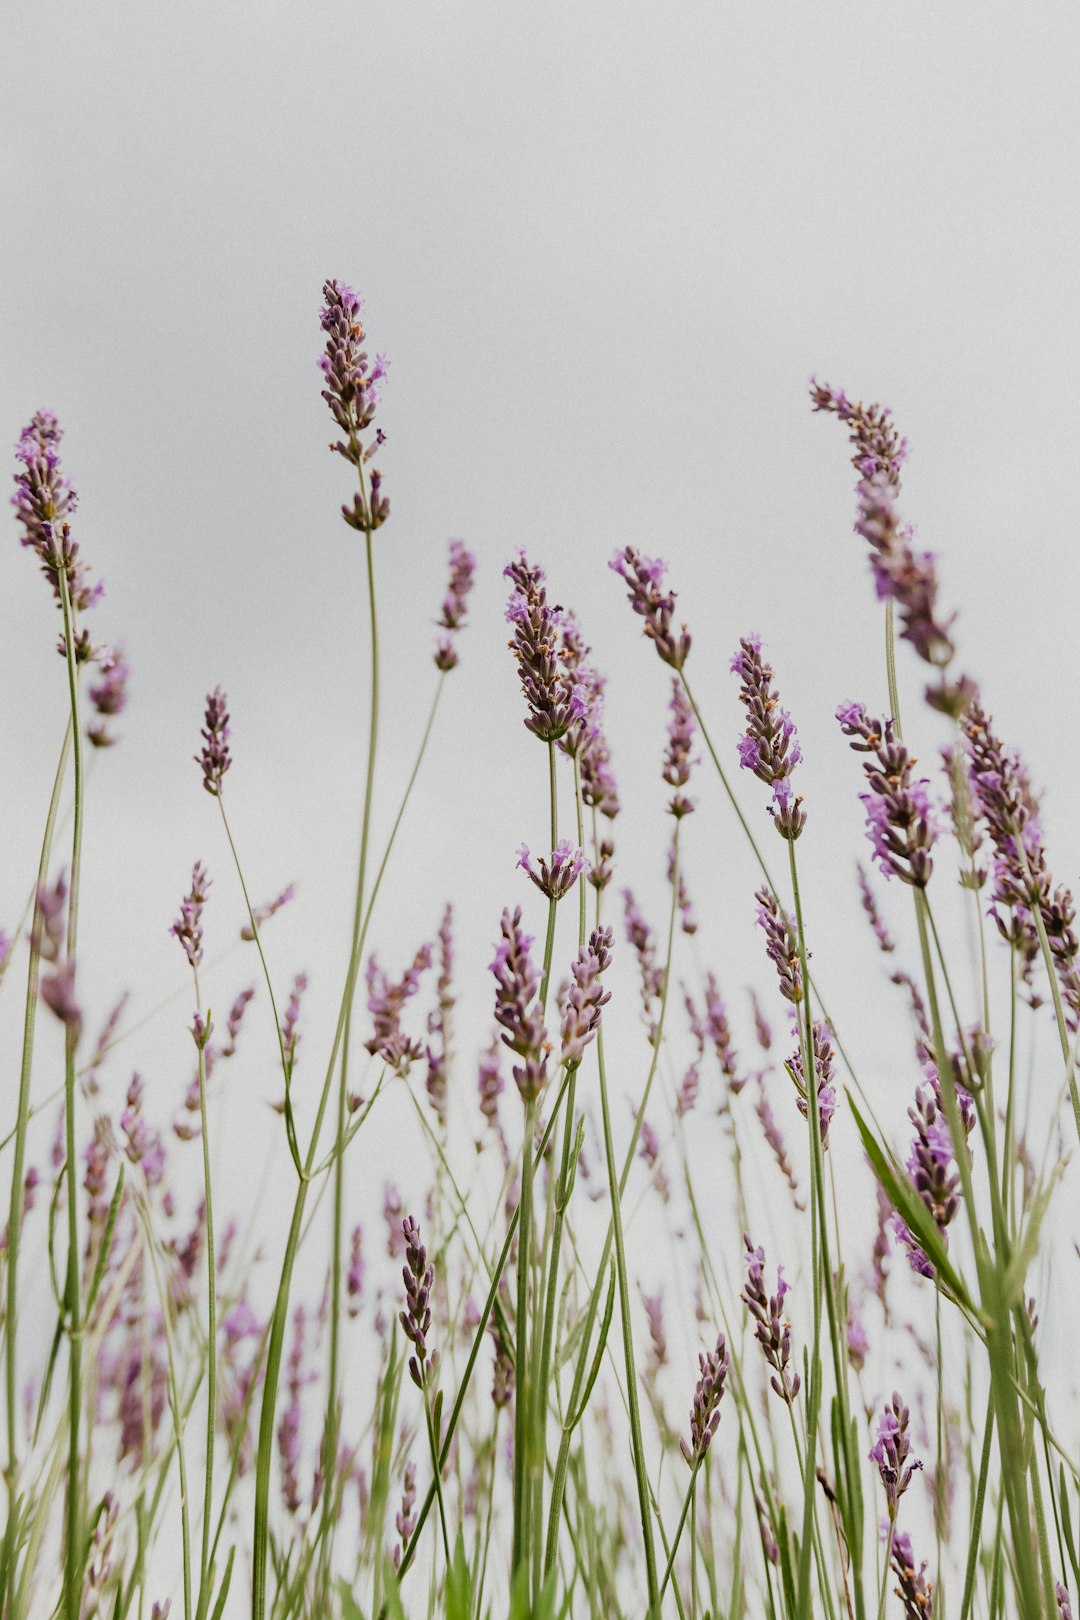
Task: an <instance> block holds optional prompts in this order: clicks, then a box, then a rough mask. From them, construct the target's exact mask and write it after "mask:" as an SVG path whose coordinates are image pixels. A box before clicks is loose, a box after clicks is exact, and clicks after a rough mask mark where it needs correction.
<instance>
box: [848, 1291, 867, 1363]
mask: <svg viewBox="0 0 1080 1620" xmlns="http://www.w3.org/2000/svg"><path fill="white" fill-rule="evenodd" d="M844 1342H845V1344H846V1346H847V1353H848V1360H849V1361H850V1363H851V1365H852V1366H853V1367H854V1369H855V1371H856V1372H862V1370H863V1367H864V1366H865V1365H866V1358H867V1356H868V1355H869V1354H870V1340H869V1338H868V1337H867V1333H866V1328H865V1326H864V1324H863V1319H862V1317H861V1316H860V1314H859V1311H858V1309H857V1307H856V1305H855V1301H854V1300H853V1299H849V1300H848V1308H847V1317H846V1320H845V1322H844Z"/></svg>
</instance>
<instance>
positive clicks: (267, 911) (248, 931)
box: [240, 883, 296, 944]
mask: <svg viewBox="0 0 1080 1620" xmlns="http://www.w3.org/2000/svg"><path fill="white" fill-rule="evenodd" d="M295 895H296V885H295V884H294V883H290V884H288V885H287V886H286V887H285V888H284V889H282V891H281V893H280V894H279V895H276V896H275V898H274V899H273V900H268V901H267V902H266V904H265V905H262V906H253V907H252V908H251V914H252V917H253V918H254V921H255V927H254V928H253V927H252V925H251V923H250V922H246V923H245V924H244V925H243V927H242V928H241V930H240V938H241V939H243V940H247V942H248V943H249V944H250V943H251V942H252V941H253V940H254V938H255V930H256V929H258V928H261V927H262V925H263V923H264V922H268V921H269V920H270V918H271V917H276V916H277V914H278V912H279V911H280V910H281V908H282V906H287V905H288V904H289V902H290V900H292V899H293V898H294V897H295Z"/></svg>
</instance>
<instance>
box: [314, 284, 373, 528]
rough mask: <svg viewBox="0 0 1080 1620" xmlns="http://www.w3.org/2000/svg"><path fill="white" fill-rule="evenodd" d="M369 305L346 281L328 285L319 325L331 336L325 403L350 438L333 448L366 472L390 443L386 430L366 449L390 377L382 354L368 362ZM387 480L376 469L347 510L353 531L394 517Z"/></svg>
mask: <svg viewBox="0 0 1080 1620" xmlns="http://www.w3.org/2000/svg"><path fill="white" fill-rule="evenodd" d="M363 306H364V301H363V299H362V298H361V297H360V295H359V293H356V292H354V291H353V289H352V288H351V287H348V286H346V285H345V283H344V282H343V281H327V282H325V283H324V284H323V307H322V310H321V312H320V315H319V322H320V325H321V326H322V329H323V331H324V332H325V333H326V348H325V350H324V352H323V354H322V355H321V356H320V357H319V370H320V371H321V372H322V374H323V376H324V378H325V379H326V387H325V388H324V389H323V391H322V396H323V399H325V401H326V403H327V405H329V407H330V414H331V415H332V416H333V418H334V421H335V422H336V423H337V425H338V427H339V428H340V429H341V431H342V433H343V434H344V435H345V438H344V439H339V440H338V442H337V443H336V444H332V445H331V446H330V448H331V450H333V451H335V452H336V453H337V454H338V455H339V456H344V458H345V460H346V461H349V462H351V463H352V464H353V466H355V467H356V468H358V469H359V468H362V467H363V466H364V465H365V464H366V463H367V462H369V461H370V460H371V457H372V456H373V455H374V454H375V452H376V450H378V448H379V447H380V445H382V444H384V443H385V435H384V433H383V431H382V429H381V428H376V430H375V436H374V438H373V440H372V442H371V444H370V445H368V446H367V447H366V448H365V446H364V444H363V442H362V435H363V434H364V433H366V432H367V430H368V428H369V427H370V426H371V424H372V422H373V421H374V418H375V411H376V409H377V407H378V404H379V398H380V395H381V392H382V390H381V386H380V385H381V383H382V381H383V379H384V378H385V376H386V368H387V360H386V356H385V355H382V354H379V355H376V357H375V362H374V364H371V363H370V362H369V360H368V355H367V351H366V349H365V348H364V343H365V341H366V338H367V334H366V332H365V331H364V327H363V324H362V322H361V319H360V316H361V312H362V310H363ZM381 483H382V479H381V477H380V475H379V473H378V471H377V470H376V469H375V468H374V467H373V468H372V469H371V473H370V479H369V485H370V487H369V489H368V490H367V491H365V490H364V489H363V487H361V489H360V490H359V491H358V492H357V493H356V495H355V496H354V497H353V504H352V506H351V507H349V506H343V507H342V509H341V512H342V516H343V517H344V519H345V521H346V523H348V524H349V526H350V528H353V529H362V530H364V532H365V533H368V534H370V533H372V532H373V531H374V530H375V529H377V528H378V527H379V526H380V524H382V523H385V522H386V519H387V518H388V517H389V516H390V502H389V500H388V498H387V497H386V496H385V495H383V494H382V493H381Z"/></svg>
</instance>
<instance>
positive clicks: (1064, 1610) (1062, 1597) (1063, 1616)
mask: <svg viewBox="0 0 1080 1620" xmlns="http://www.w3.org/2000/svg"><path fill="white" fill-rule="evenodd" d="M1054 1596H1055V1597H1056V1598H1057V1606H1058V1620H1073V1612H1072V1602H1071V1601H1070V1598H1069V1592H1068V1588H1067V1587H1064V1586H1062V1584H1061V1582H1060V1581H1055V1582H1054Z"/></svg>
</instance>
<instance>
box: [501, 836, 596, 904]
mask: <svg viewBox="0 0 1080 1620" xmlns="http://www.w3.org/2000/svg"><path fill="white" fill-rule="evenodd" d="M517 864H518V866H520V868H521V870H522V871H523V872H526V873H528V875H529V877H530V878H531V879H532V881H533V882H534V883H535V884H536V887H537V888H538V889H539V890H540V893H541V894H543V895H546V897H547V898H548V899H549V900H561V899H562V897H563V895H564V894H569V892H570V890H571V889H572V888H573V887H574V883H575V882H576V880H577V879H578V877H579V876H580V875H581V873H582V872H588V870H589V863H588V861H587V860H586V859H585V856H584V855H583V854H582V852H581V850H580V849H578V848H577V846H576V844H572V843H571V842H570V840H569V839H568V838H563V839H561V840H560V841H559V843H558V844H556V846H555V848H554V849H553V850H552V852H551V855H550V856H549V857H547V858H545V857H544V856H543V855H541V856H539V857H538V865H539V867H540V870H539V872H537V871H535V870H534V868H533V864H532V856H531V854H530V852H529V846H528V844H522V846H521V848H520V849H519V850H518V852H517Z"/></svg>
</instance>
